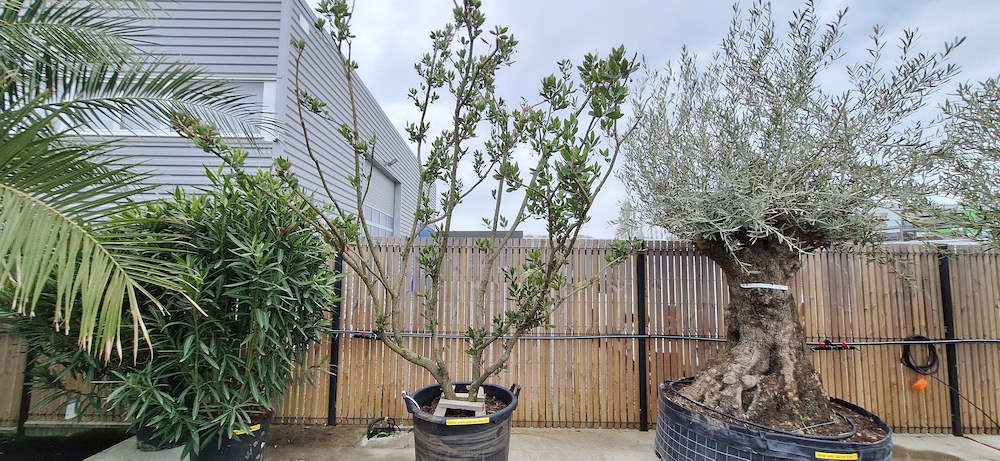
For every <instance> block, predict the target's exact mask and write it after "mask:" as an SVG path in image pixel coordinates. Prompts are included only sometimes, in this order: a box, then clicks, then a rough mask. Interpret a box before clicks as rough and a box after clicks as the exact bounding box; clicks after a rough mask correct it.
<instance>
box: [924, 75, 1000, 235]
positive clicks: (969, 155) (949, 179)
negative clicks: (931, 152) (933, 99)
mask: <svg viewBox="0 0 1000 461" xmlns="http://www.w3.org/2000/svg"><path fill="white" fill-rule="evenodd" d="M998 78H1000V77H994V78H990V79H988V80H986V81H984V82H980V83H979V84H978V85H975V86H973V85H969V84H962V85H959V87H958V90H957V91H956V92H955V96H956V98H957V100H954V101H948V102H947V103H945V105H944V106H943V108H942V110H943V112H944V115H945V134H946V139H945V142H944V148H943V149H941V150H940V151H939V152H938V159H939V160H940V161H939V162H938V163H937V164H936V166H938V167H940V169H939V170H937V171H936V172H937V173H938V174H939V178H940V179H941V182H940V184H941V186H942V191H941V192H942V193H943V194H945V195H948V196H950V197H953V198H955V199H957V200H958V204H957V207H956V209H955V210H952V211H955V212H957V213H952V214H951V215H950V216H949V217H950V218H951V219H949V221H952V222H957V223H958V227H961V228H962V229H963V232H962V235H963V236H965V237H977V238H981V239H984V240H988V241H989V242H990V243H991V244H992V245H994V246H995V245H996V244H997V241H996V239H995V238H996V235H997V234H996V233H997V227H998V226H1000V80H998ZM942 154H943V155H942Z"/></svg>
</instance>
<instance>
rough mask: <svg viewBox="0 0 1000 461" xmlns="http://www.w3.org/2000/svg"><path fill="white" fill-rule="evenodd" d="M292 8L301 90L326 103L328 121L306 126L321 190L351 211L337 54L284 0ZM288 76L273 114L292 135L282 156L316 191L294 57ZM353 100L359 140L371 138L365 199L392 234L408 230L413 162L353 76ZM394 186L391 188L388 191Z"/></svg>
mask: <svg viewBox="0 0 1000 461" xmlns="http://www.w3.org/2000/svg"><path fill="white" fill-rule="evenodd" d="M286 1H288V2H289V3H290V4H293V5H294V8H292V10H291V13H292V14H291V15H290V16H291V17H290V18H289V21H290V23H291V24H292V26H291V27H290V28H289V31H290V34H291V35H292V36H294V37H296V38H305V39H306V42H307V45H306V50H305V52H304V53H303V57H302V61H301V62H300V78H301V81H302V83H301V84H302V86H303V88H304V89H305V90H306V91H308V92H309V93H310V94H313V95H315V96H318V97H320V98H321V99H323V100H324V101H325V102H326V103H327V107H326V109H327V110H328V111H329V116H330V118H331V119H332V120H333V122H327V121H318V120H317V117H312V116H308V117H307V119H308V121H307V127H308V129H309V132H310V142H311V143H312V145H313V149H314V153H315V154H316V155H317V156H318V157H319V158H320V163H321V165H322V168H323V170H324V171H325V172H326V174H327V179H328V183H327V186H328V187H329V188H330V190H331V192H332V193H333V194H334V195H335V196H338V197H343V202H342V204H343V205H345V208H347V209H348V210H351V211H356V210H355V208H356V207H355V206H354V203H355V201H354V200H353V197H354V191H353V189H352V188H351V186H350V184H348V182H347V181H346V179H345V178H346V177H347V176H349V175H353V174H354V167H353V153H352V151H351V149H350V147H349V146H348V145H347V143H346V142H345V141H344V140H343V138H342V137H341V135H340V133H339V126H340V124H341V123H347V124H349V125H350V124H352V117H351V111H350V100H349V97H348V86H347V78H346V76H345V74H344V71H343V68H342V66H341V65H340V63H339V58H338V52H337V50H336V48H335V47H334V43H333V39H332V38H330V37H329V36H328V35H327V34H322V33H319V32H318V31H316V30H314V29H312V28H311V27H310V29H309V30H308V31H304V30H303V29H302V28H301V27H299V25H298V24H299V19H298V18H299V17H300V16H302V17H306V18H309V23H310V24H311V23H312V18H313V17H314V16H315V15H313V13H312V10H310V9H308V7H307V5H306V4H305V2H304V1H302V0H286ZM286 65H287V66H288V71H287V75H288V78H286V79H285V82H284V83H285V95H286V96H287V97H286V98H284V103H283V104H282V103H281V102H280V101H279V103H278V104H279V106H283V107H281V108H279V109H278V113H279V114H282V113H284V114H285V115H284V116H283V118H284V120H285V122H286V123H288V126H290V127H293V128H292V129H293V130H294V132H289V133H288V134H286V135H284V136H282V137H281V140H280V141H279V142H280V143H281V145H282V154H283V155H285V156H287V157H289V159H290V160H292V162H293V164H294V165H297V166H298V171H297V173H298V174H299V177H300V180H301V181H302V182H303V184H305V185H307V187H311V188H313V189H314V190H317V191H319V190H321V187H320V182H319V178H318V177H317V176H316V175H315V171H314V169H313V168H312V164H313V162H312V160H311V159H310V158H309V157H308V153H307V152H306V150H305V145H304V143H303V138H302V136H301V131H300V130H299V129H298V123H299V122H298V115H297V108H296V107H295V96H294V94H295V93H294V86H295V81H294V78H293V72H294V66H295V54H294V52H289V53H288V56H287V63H286ZM353 83H354V90H355V101H356V104H357V107H358V129H359V131H360V133H361V136H362V137H364V138H365V139H370V138H371V136H372V134H374V135H375V137H376V139H377V142H376V148H375V154H374V158H375V162H376V163H377V164H378V165H377V166H376V169H377V173H376V174H375V175H373V176H374V181H373V187H372V188H371V190H370V192H369V196H368V202H367V204H369V205H370V206H373V207H375V208H378V209H380V210H381V211H383V212H386V213H391V214H393V215H394V217H395V218H396V225H395V233H396V235H400V234H401V233H406V232H409V229H410V226H411V224H412V222H413V214H414V210H415V208H416V195H417V187H418V186H417V181H418V179H417V175H418V169H417V161H416V156H415V155H414V154H413V151H412V150H411V149H410V147H409V145H408V144H407V143H406V141H405V140H404V139H403V138H402V136H401V135H400V134H399V132H398V131H396V128H395V127H394V126H393V124H392V122H391V121H390V120H389V117H388V116H386V115H385V112H384V111H383V110H382V108H381V107H380V106H379V105H378V102H377V101H375V98H374V97H373V96H372V95H371V93H370V92H369V91H368V89H367V88H366V87H365V85H364V82H362V81H361V79H360V78H359V77H358V76H357V74H354V77H353ZM392 185H395V187H390V186H392ZM387 203H394V204H395V205H396V206H395V207H393V208H395V209H391V208H390V209H384V208H385V207H387V205H386V204H387Z"/></svg>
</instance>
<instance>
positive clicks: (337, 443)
mask: <svg viewBox="0 0 1000 461" xmlns="http://www.w3.org/2000/svg"><path fill="white" fill-rule="evenodd" d="M271 430H272V432H271V434H270V436H269V437H268V439H269V440H268V444H267V449H266V450H265V451H264V460H266V461H346V460H362V459H363V460H376V461H410V460H413V458H414V455H413V437H412V435H410V434H404V435H402V436H396V437H391V438H388V439H379V440H376V441H368V440H365V437H364V433H365V428H364V427H360V426H337V427H322V426H311V427H303V426H293V425H283V426H274V427H272V429H271ZM655 437H656V432H655V431H649V432H639V431H635V430H614V429H526V428H514V429H513V430H512V432H511V443H510V459H511V460H513V461H522V460H523V461H536V460H537V461H543V460H544V461H549V460H576V461H605V460H616V461H642V460H646V461H656V460H657V457H656V455H655V454H654V453H653V446H654V438H655ZM893 442H894V443H895V445H896V449H895V450H894V451H893V456H892V459H893V460H894V461H997V460H1000V436H998V435H987V436H979V435H972V436H968V437H953V436H950V435H910V434H893ZM179 458H180V448H175V449H171V450H164V451H160V452H156V453H143V452H140V451H138V450H136V449H135V438H131V439H128V440H126V441H124V442H122V443H120V444H118V445H115V446H114V447H111V448H109V449H107V450H105V451H103V452H101V453H98V454H97V455H94V456H92V457H90V458H88V461H140V460H142V461H179Z"/></svg>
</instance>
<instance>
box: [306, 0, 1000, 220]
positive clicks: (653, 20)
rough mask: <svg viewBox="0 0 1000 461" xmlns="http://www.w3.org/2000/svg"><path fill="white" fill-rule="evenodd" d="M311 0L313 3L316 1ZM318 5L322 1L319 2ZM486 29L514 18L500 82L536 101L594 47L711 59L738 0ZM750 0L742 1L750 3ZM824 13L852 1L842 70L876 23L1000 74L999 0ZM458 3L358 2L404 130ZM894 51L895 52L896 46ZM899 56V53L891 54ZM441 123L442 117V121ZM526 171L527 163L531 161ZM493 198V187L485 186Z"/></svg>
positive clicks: (588, 6) (535, 12)
mask: <svg viewBox="0 0 1000 461" xmlns="http://www.w3.org/2000/svg"><path fill="white" fill-rule="evenodd" d="M311 1H312V0H311ZM313 3H315V2H313ZM483 3H484V10H485V12H486V16H487V25H488V27H487V29H492V26H493V25H497V24H500V25H505V26H507V27H509V29H510V32H511V33H512V34H513V35H514V36H515V38H517V39H518V41H519V42H520V43H519V45H518V48H517V53H516V54H515V59H516V61H517V63H516V64H515V65H514V66H513V67H511V68H509V69H506V70H504V71H503V72H502V73H501V74H500V76H499V79H498V86H499V88H500V91H501V92H502V93H503V94H504V95H505V96H506V97H508V98H509V100H512V101H517V100H518V98H519V97H527V98H534V95H536V94H537V89H538V82H539V80H540V79H541V78H542V77H544V76H547V75H550V74H552V73H553V72H555V70H556V67H555V63H556V62H557V61H559V60H561V59H570V60H571V61H573V62H574V63H579V62H580V61H581V58H582V57H583V56H584V55H585V54H586V53H588V52H600V53H602V54H603V53H606V52H607V51H608V50H609V49H610V48H611V47H613V46H618V45H622V44H624V45H625V47H626V49H627V50H628V51H629V52H631V53H638V54H639V55H641V56H644V57H645V59H646V62H647V63H648V64H649V66H650V67H651V68H663V67H664V66H665V65H666V64H667V63H668V62H669V61H671V60H676V59H677V58H678V57H679V55H680V50H681V47H682V46H683V45H687V47H688V48H689V49H691V50H692V51H694V52H695V53H698V54H699V55H700V56H702V57H703V58H705V59H707V58H708V56H709V55H710V54H711V53H712V52H714V51H716V50H717V49H718V45H719V43H720V42H721V41H722V38H723V37H724V36H725V34H726V31H727V29H728V27H729V23H730V20H731V19H732V13H733V9H732V5H733V3H731V2H727V1H715V0H700V1H690V0H617V1H611V0H484V2H483ZM750 3H751V2H750V1H744V2H741V5H744V6H746V5H749V4H750ZM803 4H804V3H803V2H802V1H798V0H795V1H792V0H780V1H773V2H772V10H773V12H774V19H775V21H776V22H777V23H778V24H779V26H780V25H782V24H785V23H787V22H788V20H790V19H791V13H792V11H793V10H795V9H798V8H800V7H801V6H802V5H803ZM817 5H818V9H819V11H820V16H821V18H822V19H823V20H824V22H827V21H829V20H832V19H834V18H835V16H834V15H835V12H836V11H838V10H840V9H843V8H845V7H848V8H849V10H848V13H847V16H846V18H845V25H846V26H845V27H844V29H843V31H844V37H843V39H842V41H841V48H842V50H843V51H844V53H845V54H846V56H845V58H844V59H842V60H841V61H840V62H839V65H838V66H837V67H838V71H839V70H840V69H843V68H844V67H845V66H847V65H848V64H853V63H854V62H856V61H857V60H859V59H863V57H864V56H863V54H862V53H864V50H865V49H866V48H867V47H868V46H869V45H870V43H871V42H870V39H869V38H868V36H869V34H870V33H871V31H872V26H874V25H876V24H878V25H881V26H882V27H883V28H884V29H885V30H886V35H885V37H886V38H888V39H891V41H889V43H890V44H892V46H893V47H894V46H895V44H896V43H898V41H897V37H900V36H901V34H902V31H903V30H904V29H917V30H918V31H919V42H918V43H919V46H918V47H917V48H918V49H919V50H929V51H938V50H940V49H941V48H942V47H943V44H944V43H945V42H946V41H950V40H952V39H954V38H955V37H956V36H965V37H967V39H966V42H965V43H964V44H963V45H962V46H961V47H959V48H958V49H957V50H956V52H955V53H954V54H953V58H952V61H953V62H955V63H957V64H959V65H960V66H961V67H962V69H963V71H962V73H961V74H960V75H959V77H958V79H956V80H955V81H953V82H952V84H951V86H949V87H948V88H946V90H945V91H943V92H941V94H940V95H939V99H940V98H944V97H946V96H947V93H948V92H950V88H952V87H953V86H954V85H955V84H957V83H959V82H977V81H981V80H984V79H986V78H989V77H993V76H996V75H998V74H1000V24H998V22H997V20H998V19H1000V1H996V0H961V1H956V0H923V1H922V0H818V2H817ZM451 8H452V1H451V0H357V2H356V5H355V10H354V20H353V32H354V33H355V35H356V36H357V38H356V39H355V41H354V59H355V61H357V62H358V64H359V66H360V68H359V70H358V72H359V73H360V75H361V78H362V80H363V81H364V83H365V85H366V86H367V87H368V89H369V90H370V91H371V92H372V93H373V94H374V96H375V99H376V100H378V102H379V103H380V104H381V106H382V108H383V110H384V111H385V112H386V114H387V115H388V116H389V118H390V119H391V120H392V122H393V124H394V125H395V126H396V127H397V128H398V129H399V130H400V131H401V132H402V129H403V127H404V126H405V123H406V122H408V121H413V120H416V118H417V116H418V114H417V112H416V109H415V108H414V107H413V106H412V104H411V103H410V102H409V101H408V100H407V99H406V94H407V91H408V89H409V88H412V87H414V86H416V84H417V81H418V80H417V76H416V75H415V73H414V71H413V63H414V62H415V61H417V60H419V59H420V57H421V56H422V55H423V53H424V52H426V51H428V50H429V47H428V43H429V38H428V33H429V32H430V31H431V30H435V29H439V28H440V27H441V26H442V25H443V24H445V23H446V22H447V21H448V20H449V19H450V15H451ZM890 51H894V48H893V49H892V50H890ZM890 56H891V55H890ZM439 125H440V124H439ZM522 170H524V167H522ZM609 186H610V187H608V188H607V189H605V191H604V192H602V197H601V198H599V204H598V206H597V207H596V210H597V212H595V213H593V217H592V220H591V222H590V223H589V224H588V226H587V228H586V230H585V234H587V235H589V236H592V237H599V238H610V237H613V235H614V226H613V225H611V224H609V221H610V220H612V219H615V218H616V217H617V215H618V211H617V210H618V203H619V202H620V201H621V200H623V198H624V196H623V187H622V186H621V184H618V183H617V180H615V183H614V184H610V185H609ZM484 193H485V194H486V195H487V196H488V193H489V188H486V189H485V190H484ZM482 210H483V206H482V205H481V204H479V203H477V202H476V200H472V201H470V202H469V203H467V204H466V206H465V208H464V210H463V213H462V216H461V218H462V219H461V220H460V221H459V223H460V224H459V225H458V226H457V228H458V229H461V230H480V229H481V226H482V224H481V217H482V215H481V214H480V213H481V212H482ZM523 230H524V231H525V233H526V234H542V233H544V230H543V228H542V226H541V225H540V224H535V225H529V226H525V227H524V229H523Z"/></svg>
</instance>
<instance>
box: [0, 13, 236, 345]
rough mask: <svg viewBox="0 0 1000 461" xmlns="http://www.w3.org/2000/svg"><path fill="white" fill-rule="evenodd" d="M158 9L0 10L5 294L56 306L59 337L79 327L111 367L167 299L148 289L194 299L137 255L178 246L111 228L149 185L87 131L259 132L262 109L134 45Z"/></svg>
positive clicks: (26, 304) (0, 281)
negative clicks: (116, 121) (126, 334)
mask: <svg viewBox="0 0 1000 461" xmlns="http://www.w3.org/2000/svg"><path fill="white" fill-rule="evenodd" d="M152 8H153V5H152V4H150V3H148V2H146V1H145V0H131V1H118V0H101V1H89V2H75V1H59V0H55V1H46V0H0V38H2V40H3V42H4V44H5V45H4V47H2V48H0V64H2V66H3V68H2V71H0V176H2V182H0V290H2V291H3V293H4V296H3V298H4V299H6V300H10V303H11V308H12V309H14V310H16V311H17V312H20V313H23V314H28V315H31V314H33V313H34V311H35V309H36V307H38V306H39V300H40V299H54V300H55V301H53V302H52V304H53V306H52V307H53V308H52V309H45V311H46V312H50V311H51V312H53V313H54V314H53V315H54V317H53V319H52V321H53V322H54V324H55V326H56V328H57V329H61V330H64V331H67V332H68V331H69V330H70V327H71V322H72V323H73V325H72V326H73V329H74V330H78V331H79V344H80V346H81V347H83V348H85V349H86V350H88V351H93V352H96V353H98V354H99V355H100V356H101V357H103V358H104V359H108V358H110V357H111V356H112V354H113V353H114V352H116V351H117V353H118V355H119V356H120V355H121V342H120V341H121V338H120V334H119V332H120V325H121V321H122V319H123V318H124V317H125V314H124V311H125V307H126V306H127V310H128V311H129V313H130V316H131V320H132V322H133V324H134V327H135V328H133V331H134V332H135V333H134V335H133V336H134V337H133V341H134V342H135V343H138V341H139V337H140V332H141V335H142V336H143V337H145V336H146V333H145V327H144V326H143V325H142V322H141V320H140V316H139V315H138V313H139V310H140V306H143V305H155V306H159V303H158V302H157V301H156V299H155V298H154V297H153V296H152V295H151V294H150V293H149V292H148V291H146V290H145V289H144V288H143V285H144V284H152V285H156V286H160V287H163V288H167V289H170V290H175V291H178V292H183V289H182V287H181V286H179V284H178V282H176V280H177V278H176V277H175V275H176V270H175V268H173V267H170V266H164V265H163V263H162V262H153V261H150V260H148V259H145V258H142V257H138V256H136V255H135V253H134V252H132V251H131V250H134V249H136V248H141V247H144V246H149V245H157V244H159V243H162V242H164V241H167V240H170V238H171V237H170V236H167V235H159V236H156V235H154V236H150V235H141V236H139V235H127V234H122V233H120V232H106V230H107V229H105V228H106V227H107V226H108V225H109V224H108V222H109V220H108V219H107V218H108V217H109V216H111V215H113V214H118V213H120V212H121V211H123V209H126V208H128V207H130V206H134V205H135V201H134V200H133V199H135V197H137V194H138V193H142V192H146V191H148V190H149V188H148V186H143V185H142V183H143V179H145V177H144V176H143V175H140V174H136V173H134V172H132V171H131V170H130V167H129V166H128V165H124V166H123V165H121V164H120V162H121V160H120V159H119V160H117V162H118V163H115V162H112V160H111V158H110V156H107V155H106V154H107V153H108V152H110V151H112V150H113V149H115V143H116V140H107V141H102V142H98V143H93V142H91V143H87V142H85V141H84V140H83V139H82V138H81V137H80V136H79V135H78V133H79V131H78V130H80V129H84V128H85V129H88V130H94V129H98V130H99V128H100V126H101V123H102V120H107V119H108V117H118V118H121V117H123V116H127V117H129V118H131V119H135V120H146V121H147V122H148V123H149V124H150V125H151V126H152V125H153V124H157V123H169V121H170V120H171V118H172V116H173V115H174V114H177V113H179V112H184V113H191V114H195V115H196V116H198V117H200V118H206V119H209V120H212V121H213V123H217V124H219V125H220V126H223V127H226V128H227V129H229V130H232V131H231V132H242V133H250V132H252V130H253V129H254V127H252V126H251V122H250V120H253V112H254V107H253V106H252V105H251V104H249V103H247V102H244V99H243V97H242V96H241V95H239V94H236V93H235V92H234V91H233V90H232V87H231V86H229V85H228V84H227V83H225V82H222V81H219V80H206V79H203V78H201V77H200V69H198V68H194V67H191V66H188V65H186V64H184V63H172V62H167V61H165V60H163V59H159V58H156V57H155V56H151V55H149V54H148V53H145V52H143V51H141V50H140V48H138V47H137V46H136V42H135V41H134V40H132V39H131V38H130V34H133V33H134V32H136V31H137V30H138V29H139V27H138V24H137V21H138V20H139V19H138V18H140V17H149V16H150V15H151V14H152ZM126 13H127V14H126ZM248 138H249V137H248ZM43 293H51V295H52V296H48V297H45V298H43V297H42V294H43ZM147 301H148V302H147ZM195 307H196V306H195ZM147 343H148V339H147ZM95 345H96V346H97V347H96V349H95V347H94V346H95Z"/></svg>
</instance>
